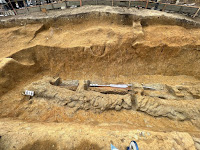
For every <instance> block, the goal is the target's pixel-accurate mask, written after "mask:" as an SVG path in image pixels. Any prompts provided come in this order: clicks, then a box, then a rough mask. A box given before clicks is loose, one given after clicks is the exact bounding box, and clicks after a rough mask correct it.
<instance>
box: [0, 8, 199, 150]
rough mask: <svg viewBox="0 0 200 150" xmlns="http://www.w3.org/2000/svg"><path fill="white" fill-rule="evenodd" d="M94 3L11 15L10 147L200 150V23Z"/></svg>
mask: <svg viewBox="0 0 200 150" xmlns="http://www.w3.org/2000/svg"><path fill="white" fill-rule="evenodd" d="M86 8H87V9H90V7H83V8H77V9H74V10H72V11H71V15H70V16H69V14H70V13H69V12H65V13H66V14H65V15H64V12H62V13H61V14H60V16H55V17H52V18H51V17H49V18H48V17H46V18H44V16H43V17H41V16H38V20H37V18H36V17H35V18H32V19H30V18H29V20H25V17H24V18H23V17H22V18H18V19H17V20H16V21H15V22H14V23H13V24H12V22H13V20H12V19H13V18H10V19H9V18H8V19H5V20H4V21H3V20H1V23H0V24H1V28H0V49H1V53H0V117H1V119H0V149H3V150H4V149H6V150H10V149H22V150H25V149H37V150H38V149H66V150H68V149H97V150H98V149H109V148H110V147H109V146H110V145H109V144H111V143H113V144H114V145H115V146H117V147H118V148H119V149H124V148H125V146H128V145H129V142H130V141H131V140H136V141H137V142H138V144H139V147H140V148H141V149H145V150H148V149H159V150H160V149H177V150H179V149H180V150H182V149H189V150H195V149H200V144H199V143H200V132H199V131H200V129H199V128H200V126H199V124H200V114H199V112H200V80H199V77H200V67H199V65H200V53H199V52H200V51H199V50H200V28H199V23H198V22H195V21H191V20H188V19H186V18H182V17H177V18H175V17H170V15H166V14H165V13H161V14H152V16H151V15H150V14H148V15H147V14H142V15H141V12H139V13H140V14H139V15H136V14H135V13H134V12H136V11H137V10H134V9H124V11H122V8H112V7H105V10H104V11H103V8H101V11H102V12H92V13H87V11H86ZM94 8H97V7H91V10H92V9H94ZM98 9H100V6H98ZM83 10H84V11H83ZM131 10H132V11H131ZM93 11H94V10H93ZM80 12H82V13H81V14H80ZM122 12H123V13H122ZM145 12H150V11H145ZM76 13H77V14H78V15H77V14H76ZM126 13H128V14H126ZM157 16H158V17H157ZM20 22H22V25H20ZM6 25H7V26H6ZM58 77H60V78H61V80H59V78H58ZM84 80H85V81H84ZM86 80H89V81H86ZM89 82H92V83H98V84H110V83H115V84H132V87H131V88H130V89H112V88H104V87H101V88H94V87H89V86H88V85H89V84H88V83H89ZM69 85H70V86H69ZM24 90H33V91H34V92H35V96H34V97H32V98H31V99H30V97H27V96H24V95H23V92H24ZM13 119H15V120H13ZM19 120H20V121H19ZM53 122H54V123H53ZM77 129H78V130H77ZM76 130H77V131H76ZM79 130H80V131H79ZM69 133H70V134H69ZM8 139H9V140H8ZM66 143H68V144H67V145H66Z"/></svg>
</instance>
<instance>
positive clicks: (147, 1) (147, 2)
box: [145, 0, 149, 9]
mask: <svg viewBox="0 0 200 150" xmlns="http://www.w3.org/2000/svg"><path fill="white" fill-rule="evenodd" d="M148 5H149V0H146V6H145V9H147V8H148Z"/></svg>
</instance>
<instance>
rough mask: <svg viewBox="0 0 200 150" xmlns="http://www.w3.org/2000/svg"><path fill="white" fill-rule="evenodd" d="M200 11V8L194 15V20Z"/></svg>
mask: <svg viewBox="0 0 200 150" xmlns="http://www.w3.org/2000/svg"><path fill="white" fill-rule="evenodd" d="M199 11H200V8H199V9H198V10H197V11H196V13H195V14H194V16H193V17H192V18H195V17H196V15H197V14H198V13H199Z"/></svg>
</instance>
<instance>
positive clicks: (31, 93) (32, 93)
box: [25, 90, 34, 96]
mask: <svg viewBox="0 0 200 150" xmlns="http://www.w3.org/2000/svg"><path fill="white" fill-rule="evenodd" d="M25 95H28V96H34V91H28V90H25Z"/></svg>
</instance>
